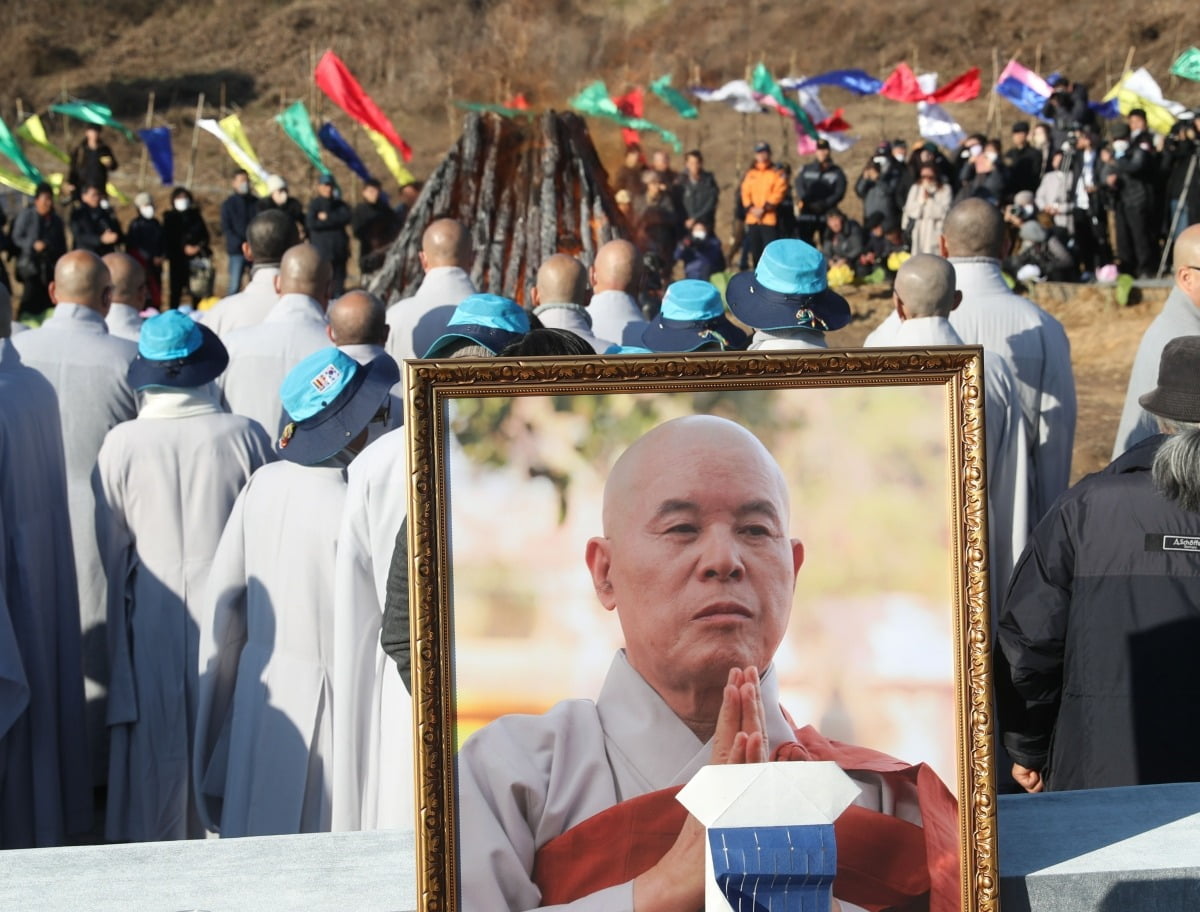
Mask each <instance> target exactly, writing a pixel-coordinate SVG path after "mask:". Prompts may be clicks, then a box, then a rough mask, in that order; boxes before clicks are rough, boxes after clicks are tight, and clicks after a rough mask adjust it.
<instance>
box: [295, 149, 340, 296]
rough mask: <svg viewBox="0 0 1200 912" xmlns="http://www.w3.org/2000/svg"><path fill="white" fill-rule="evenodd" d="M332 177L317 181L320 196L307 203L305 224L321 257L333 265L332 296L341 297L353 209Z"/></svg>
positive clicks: (326, 175)
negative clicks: (347, 203) (338, 189)
mask: <svg viewBox="0 0 1200 912" xmlns="http://www.w3.org/2000/svg"><path fill="white" fill-rule="evenodd" d="M335 190H336V187H335V186H334V181H333V175H332V174H328V173H326V174H322V175H321V177H320V179H319V180H318V181H317V195H316V196H314V197H313V198H312V202H310V203H309V204H308V218H307V220H306V222H305V224H306V226H307V229H308V237H309V240H310V242H311V243H312V245H313V246H314V247H316V248H317V250H319V251H320V252H321V256H322V257H323V258H325V259H326V260H328V261H329V262H330V263H331V264H332V265H333V283H332V286H331V290H330V296H331V297H333V298H340V297H341V296H342V292H343V291H344V290H345V288H346V261H347V260H349V259H350V236H349V235H348V234H347V233H346V228H347V226H348V225H349V224H350V220H351V212H350V207H349V206H348V205H346V203H345V201H343V200H342V198H341V196H340V195H339V194H337V193H335V192H334V191H335Z"/></svg>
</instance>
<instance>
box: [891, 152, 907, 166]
mask: <svg viewBox="0 0 1200 912" xmlns="http://www.w3.org/2000/svg"><path fill="white" fill-rule="evenodd" d="M892 158H894V159H896V161H898V162H900V164H904V153H903V152H893V153H892Z"/></svg>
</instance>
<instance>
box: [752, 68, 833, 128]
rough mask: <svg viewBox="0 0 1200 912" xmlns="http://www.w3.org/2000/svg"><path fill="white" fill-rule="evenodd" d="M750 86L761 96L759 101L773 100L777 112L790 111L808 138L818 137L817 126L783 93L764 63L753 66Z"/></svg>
mask: <svg viewBox="0 0 1200 912" xmlns="http://www.w3.org/2000/svg"><path fill="white" fill-rule="evenodd" d="M750 88H751V89H753V90H754V92H756V93H757V94H759V95H761V96H763V97H762V98H760V99H759V100H760V101H762V102H764V103H767V104H770V102H769V101H768V99H770V100H771V101H774V102H775V104H774V105H771V106H772V107H775V109H776V110H777V111H779V113H781V114H783V113H785V112H786V113H790V114H791V115H792V116H793V117H794V118H795V119H796V124H797V126H798V127H801V128H803V130H804V132H805V133H807V134H808V135H809V137H810V138H812V139H817V138H818V137H817V128H816V127H815V126H813V122H812V119H811V118H810V117H809V116H808V115H807V114H806V113H805V112H804V109H803V108H802V107H800V105H799V104H798V103H797V102H795V101H793V100H792V99H791V98H788V97H787V96H786V95H785V94H784V93H783V89H782V88H780V86H779V84H778V83H776V82H775V79H774V78H773V77H772V76H771V73H770V71H769V70H767V68H766V65H765V64H763V63H759V64H758V65H757V66H755V68H754V72H753V74H752V75H751V77H750Z"/></svg>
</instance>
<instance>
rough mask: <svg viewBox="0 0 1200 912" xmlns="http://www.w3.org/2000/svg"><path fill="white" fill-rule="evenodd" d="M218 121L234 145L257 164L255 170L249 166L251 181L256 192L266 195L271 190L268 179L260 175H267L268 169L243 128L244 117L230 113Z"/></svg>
mask: <svg viewBox="0 0 1200 912" xmlns="http://www.w3.org/2000/svg"><path fill="white" fill-rule="evenodd" d="M217 123H218V124H219V125H220V127H221V129H222V130H224V131H225V135H226V136H228V137H229V138H230V139H231V140H233V143H234V145H236V146H237V147H238V148H239V149H241V150H242V152H244V153H245V155H246V157H247V158H248V159H249V160H250V161H252V162H254V164H255V165H256V166H257V167H256V168H255V170H253V171H250V169H249V168H247V169H246V170H247V171H250V183H251V184H253V186H254V192H255V193H257V194H258V195H259V196H266V195H267V194H268V193H269V192H270V191H269V190H268V189H267V179H266V177H265V176H263V177H260V176H259V175H260V174H261V175H266V173H267V171H266V169H265V168H263V166H262V165H261V164H260V163H259V160H258V156H257V155H255V154H254V147H253V146H252V145H250V139H249V138H248V137H247V136H246V131H245V130H244V129H243V128H242V119H241V118H240V117H238V115H237V114H229V115H228V116H226V117H222V118H221V119H220V120H219V121H217Z"/></svg>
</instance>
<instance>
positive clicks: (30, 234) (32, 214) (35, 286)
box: [12, 184, 67, 317]
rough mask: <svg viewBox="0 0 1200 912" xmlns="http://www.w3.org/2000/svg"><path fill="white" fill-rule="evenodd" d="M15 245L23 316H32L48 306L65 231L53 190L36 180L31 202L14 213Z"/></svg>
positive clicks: (64, 250)
mask: <svg viewBox="0 0 1200 912" xmlns="http://www.w3.org/2000/svg"><path fill="white" fill-rule="evenodd" d="M12 240H13V244H15V245H16V248H17V278H18V279H20V280H21V309H20V313H21V316H23V317H36V316H38V315H40V314H43V313H45V312H46V311H47V310H48V309H49V308H50V306H51V301H50V282H51V281H53V279H54V264H55V263H57V262H58V258H59V257H61V256H62V255H63V254H65V253H66V252H67V231H66V226H64V225H63V220H62V218H61V217H60V216H59V214H58V213H57V212H55V211H54V191H53V190H52V189H51V188H50V185H49V184H38V186H37V189H36V190H35V191H34V197H33V205H31V206H29V207H27V208H25V209H22V210H21V211H20V212H18V213H17V217H16V219H14V221H13V228H12Z"/></svg>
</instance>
